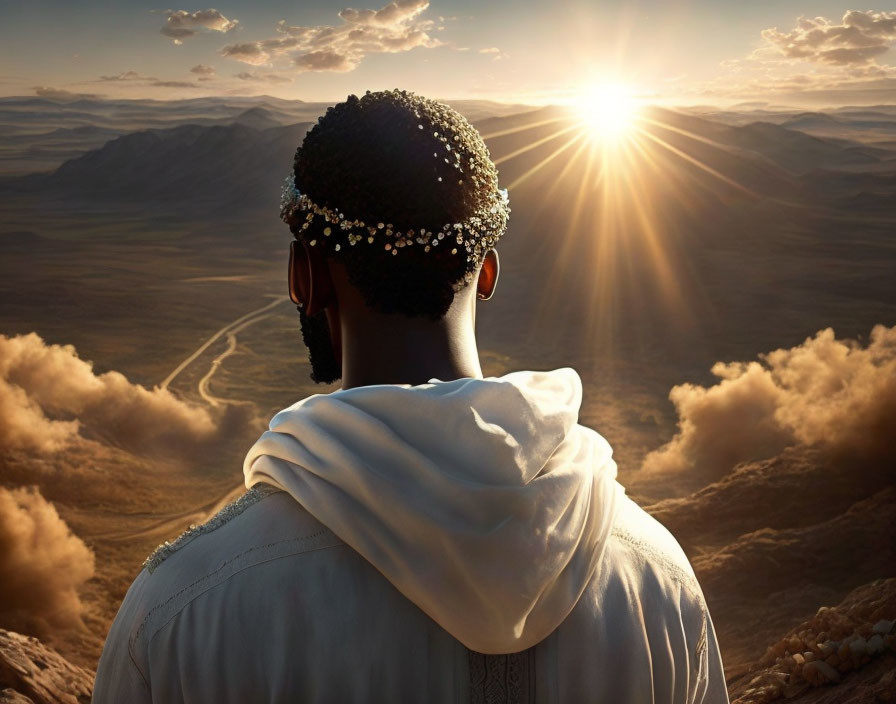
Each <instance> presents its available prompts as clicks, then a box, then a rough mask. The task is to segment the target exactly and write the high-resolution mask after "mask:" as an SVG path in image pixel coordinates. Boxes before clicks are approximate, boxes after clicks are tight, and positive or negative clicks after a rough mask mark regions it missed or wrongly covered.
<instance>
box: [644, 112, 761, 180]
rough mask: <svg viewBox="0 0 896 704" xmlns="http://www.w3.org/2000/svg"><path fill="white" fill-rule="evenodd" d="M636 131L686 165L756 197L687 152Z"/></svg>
mask: <svg viewBox="0 0 896 704" xmlns="http://www.w3.org/2000/svg"><path fill="white" fill-rule="evenodd" d="M636 129H637V131H638V133H639V134H642V135H644V136H645V137H647V138H648V139H650V140H652V141H653V142H655V143H656V144H658V145H660V146H661V147H663V148H664V149H668V150H669V151H670V152H672V153H673V154H675V155H676V156H678V157H681V158H682V159H684V160H685V161H687V162H688V163H690V164H693V165H694V166H696V167H697V168H699V169H702V170H703V171H705V172H706V173H708V174H710V175H711V176H715V177H716V178H717V179H719V180H720V181H722V182H724V183H727V184H728V185H729V186H734V187H735V188H738V189H740V190H742V191H743V192H745V193H748V194H750V195H753V196H755V195H756V194H755V193H754V192H753V191H752V190H750V189H749V188H747V187H746V186H744V185H743V184H741V183H738V182H737V181H735V180H734V179H732V178H729V177H728V176H726V175H725V174H723V173H721V172H720V171H717V170H716V169H714V168H712V167H711V166H709V165H708V164H704V163H703V162H702V161H700V160H699V159H697V158H696V157H693V156H691V155H690V154H688V153H687V152H684V151H682V150H681V149H679V148H678V147H673V146H672V145H671V144H669V143H668V142H666V141H664V140H662V139H660V138H659V137H657V136H656V135H653V134H651V133H650V132H648V131H647V130H645V129H643V128H640V127H636Z"/></svg>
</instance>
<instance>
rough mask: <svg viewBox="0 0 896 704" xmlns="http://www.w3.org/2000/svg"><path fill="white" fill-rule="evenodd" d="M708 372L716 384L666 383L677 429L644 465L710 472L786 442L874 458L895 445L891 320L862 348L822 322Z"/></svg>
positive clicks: (712, 475)
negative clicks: (810, 331) (753, 356)
mask: <svg viewBox="0 0 896 704" xmlns="http://www.w3.org/2000/svg"><path fill="white" fill-rule="evenodd" d="M712 372H713V374H714V375H715V376H717V377H719V379H721V381H719V383H717V384H716V385H714V386H711V387H709V388H706V387H703V386H698V385H694V384H682V385H680V386H676V387H674V388H673V389H672V391H671V392H670V394H669V398H670V399H671V400H672V403H673V404H674V405H675V408H676V411H677V413H678V433H677V434H676V435H675V437H673V438H672V440H671V441H670V442H669V443H667V444H666V445H664V446H663V447H661V448H660V449H658V450H656V451H654V452H651V453H650V454H648V455H647V457H646V458H645V460H644V465H643V469H644V470H646V471H648V472H661V473H666V472H673V473H674V472H688V473H691V474H695V475H698V476H700V477H702V478H704V479H709V480H714V479H717V478H719V477H721V476H722V475H725V474H727V473H728V472H729V471H731V469H732V468H733V467H734V466H735V465H736V464H738V463H739V462H744V461H748V460H758V459H764V458H768V457H771V456H773V455H775V454H777V453H778V452H780V451H781V450H783V449H784V448H785V447H788V446H792V445H805V446H820V447H825V448H827V449H828V450H829V451H831V452H833V453H834V454H836V455H844V456H846V455H856V456H861V457H864V458H870V459H875V458H878V459H879V458H885V457H892V454H893V452H896V436H894V434H893V432H892V422H893V418H894V417H896V327H892V328H888V327H885V326H882V325H878V326H875V328H874V329H873V330H872V331H871V339H870V341H869V343H868V346H867V347H862V346H861V345H860V344H859V343H857V342H854V341H851V340H837V339H836V338H835V336H834V331H833V330H831V329H830V328H828V329H826V330H822V331H820V332H818V333H817V334H816V335H815V336H814V337H811V338H808V339H807V340H806V341H805V342H803V344H801V345H798V346H796V347H793V348H791V349H780V350H776V351H774V352H770V353H768V354H764V355H761V356H760V361H758V362H731V363H724V362H717V363H716V364H715V365H714V366H713V368H712Z"/></svg>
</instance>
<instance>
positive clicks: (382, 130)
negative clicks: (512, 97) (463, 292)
mask: <svg viewBox="0 0 896 704" xmlns="http://www.w3.org/2000/svg"><path fill="white" fill-rule="evenodd" d="M292 185H293V186H294V191H292V194H293V198H294V199H293V201H292V202H291V203H292V204H291V206H290V205H289V204H287V205H284V209H283V212H282V215H283V219H284V220H285V221H286V222H288V223H289V225H290V229H291V231H292V232H293V234H294V235H295V237H296V238H297V239H300V240H304V241H305V242H306V243H308V244H310V245H312V246H322V247H324V249H325V252H326V254H327V256H339V257H340V258H341V259H342V260H343V262H344V263H345V268H346V272H347V275H348V277H349V280H350V281H351V283H352V284H353V285H354V286H355V287H357V288H358V290H359V291H360V293H361V295H362V296H363V298H364V300H365V301H366V303H367V305H369V306H371V307H372V308H375V309H377V310H380V311H382V312H384V313H404V314H406V315H409V316H428V317H431V318H434V319H435V318H439V317H441V316H442V315H444V314H445V313H446V312H447V310H448V308H449V306H450V305H451V302H452V300H453V299H454V294H455V292H456V291H458V290H460V289H461V288H463V287H464V286H465V285H466V284H467V283H469V282H470V281H471V280H472V277H473V274H474V273H475V271H476V270H477V269H478V267H479V265H480V264H481V263H482V259H483V257H484V256H485V253H486V252H487V251H488V249H490V248H491V247H493V246H494V244H495V242H496V241H497V239H498V237H500V236H501V234H503V232H504V230H505V228H506V225H507V218H508V214H509V208H508V207H507V197H506V191H500V190H499V188H498V172H497V169H496V168H495V165H494V164H493V163H492V161H491V158H490V155H489V152H488V148H487V147H486V145H485V142H484V141H483V140H482V137H481V136H480V135H479V133H478V132H477V131H476V129H475V128H473V127H472V126H471V125H470V124H469V123H468V122H467V121H466V120H465V119H464V118H463V117H462V116H461V115H460V114H459V113H457V112H456V111H454V110H453V109H451V108H449V107H448V106H447V105H444V104H441V103H437V102H435V101H432V100H429V99H427V98H423V97H421V96H418V95H415V94H413V93H409V92H407V91H398V90H393V91H383V92H378V93H371V92H370V91H368V92H367V93H366V94H364V95H363V96H361V97H360V98H358V97H357V96H355V95H350V96H348V98H347V99H346V100H345V102H342V103H339V104H338V105H335V106H333V107H331V108H329V109H328V110H327V112H326V114H324V115H323V116H321V117H320V118H319V119H318V121H317V124H316V125H315V126H314V127H313V128H312V129H311V130H309V131H308V133H307V134H306V135H305V139H304V140H303V142H302V145H301V146H300V147H299V148H298V149H297V151H296V155H295V168H294V182H293V184H292ZM299 197H304V198H305V199H306V200H305V201H304V205H305V206H306V207H303V208H299V206H297V205H296V202H297V201H296V200H295V198H299ZM287 202H288V201H287ZM356 245H357V246H356ZM439 245H441V246H439ZM399 250H400V251H399Z"/></svg>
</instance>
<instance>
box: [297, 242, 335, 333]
mask: <svg viewBox="0 0 896 704" xmlns="http://www.w3.org/2000/svg"><path fill="white" fill-rule="evenodd" d="M288 281H289V298H290V300H291V301H292V302H293V303H295V304H296V305H299V306H302V309H303V310H304V311H305V315H308V316H312V315H316V314H317V313H319V312H320V311H322V310H324V309H325V308H327V307H328V306H330V305H332V304H333V303H334V302H335V300H336V289H335V287H334V286H333V279H332V277H331V276H330V268H329V267H328V266H327V259H326V256H325V255H324V253H323V250H322V249H321V248H320V247H318V248H314V247H309V246H308V245H307V244H306V243H305V242H302V241H299V240H293V241H292V243H291V244H290V247H289V273H288Z"/></svg>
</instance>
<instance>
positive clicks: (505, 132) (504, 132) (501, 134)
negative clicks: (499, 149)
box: [482, 116, 567, 141]
mask: <svg viewBox="0 0 896 704" xmlns="http://www.w3.org/2000/svg"><path fill="white" fill-rule="evenodd" d="M566 119H567V118H566V117H564V116H561V117H551V118H548V119H547V120H539V121H538V122H528V123H526V124H525V125H518V126H517V127H509V128H507V129H506V130H501V131H499V132H490V133H489V134H484V135H482V138H483V139H484V140H486V141H487V140H489V139H494V138H495V137H505V136H507V135H509V134H516V133H518V132H525V131H526V130H532V129H535V128H536V127H543V126H544V125H550V124H552V123H554V122H563V121H564V120H566Z"/></svg>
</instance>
